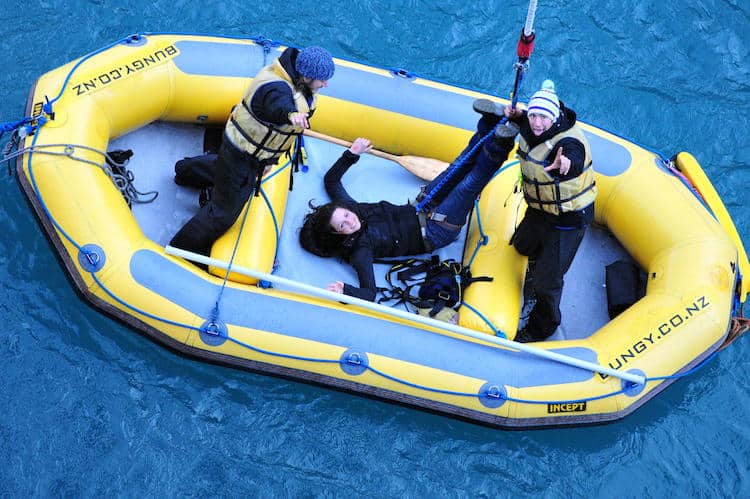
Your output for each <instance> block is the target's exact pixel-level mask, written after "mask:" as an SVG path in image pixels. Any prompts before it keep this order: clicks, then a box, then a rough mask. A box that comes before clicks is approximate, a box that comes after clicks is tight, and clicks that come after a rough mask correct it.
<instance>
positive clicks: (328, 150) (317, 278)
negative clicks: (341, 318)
mask: <svg viewBox="0 0 750 499" xmlns="http://www.w3.org/2000/svg"><path fill="white" fill-rule="evenodd" d="M203 135H204V128H202V127H199V126H195V125H176V124H171V123H153V124H151V125H148V126H146V127H143V128H140V129H138V130H136V131H134V132H132V133H129V134H126V135H124V136H122V137H120V138H118V139H116V140H113V141H112V142H111V143H110V145H109V148H108V149H109V150H115V149H132V150H133V152H134V155H133V157H132V158H131V160H130V162H129V163H128V165H127V167H128V168H129V169H130V170H131V171H132V172H133V173H134V175H135V181H134V186H135V187H136V188H137V189H138V190H139V191H141V192H146V191H152V190H156V191H158V192H159V195H158V197H157V199H156V200H155V201H154V202H152V203H149V204H134V205H133V214H134V215H135V218H136V220H137V221H138V223H139V224H140V226H141V229H142V230H143V232H144V233H145V235H146V236H147V237H148V238H150V239H151V240H153V241H155V242H156V243H158V244H160V245H162V246H166V245H167V244H168V243H169V240H170V239H171V238H172V236H173V235H174V234H175V233H176V232H177V231H178V230H179V229H180V227H182V225H183V224H184V223H185V222H187V220H189V219H190V217H192V216H193V215H194V214H195V213H196V211H197V210H198V191H197V190H196V189H191V188H186V187H181V186H178V185H176V184H175V183H174V181H173V178H174V163H175V162H176V161H177V160H179V159H181V158H183V157H186V156H195V155H199V154H202V152H203V151H202V149H203ZM305 145H306V150H307V164H308V166H309V170H308V171H307V172H304V173H303V172H301V171H300V172H298V173H296V174H295V176H294V189H293V191H292V192H290V193H289V199H288V201H287V209H286V213H285V216H284V221H283V224H282V231H281V242H280V249H279V252H278V261H279V267H278V269H277V270H276V274H277V275H279V276H281V277H285V278H288V279H292V280H295V281H299V282H303V283H305V284H310V285H313V286H318V287H321V288H324V287H325V285H326V284H327V283H329V282H331V281H335V280H340V281H344V282H349V283H352V284H356V283H357V276H356V273H355V272H354V270H353V269H352V268H351V267H350V266H349V265H346V264H344V263H341V262H339V261H337V260H334V259H326V258H319V257H316V256H314V255H311V254H309V253H307V252H305V251H304V250H302V248H301V247H300V246H299V243H298V242H297V233H298V232H297V231H298V229H299V226H300V225H301V223H302V219H303V218H304V215H305V213H307V211H308V207H307V205H308V201H309V200H311V199H312V200H313V201H314V202H315V203H316V204H320V203H323V202H326V201H328V196H327V195H326V193H325V190H324V189H323V175H324V174H325V172H326V171H327V170H328V168H329V167H330V165H332V164H333V162H334V161H335V160H336V159H337V158H338V157H339V156H340V155H341V153H342V151H343V150H344V148H343V147H341V146H337V145H334V144H331V143H329V142H324V141H320V140H316V139H311V138H309V137H306V138H305ZM423 183H424V182H423V181H421V180H420V179H418V178H417V177H415V176H413V175H411V174H410V173H408V172H407V171H405V170H404V169H402V168H401V167H400V166H399V165H398V164H396V163H392V162H390V161H386V160H383V159H379V158H376V157H374V156H372V155H363V156H362V158H361V159H360V161H359V162H358V163H357V164H356V165H354V166H353V167H352V168H351V169H350V170H349V172H348V173H347V174H346V176H345V177H344V185H345V186H346V188H347V190H348V191H349V193H350V194H351V195H352V196H353V197H354V198H355V199H357V200H358V201H363V202H369V201H379V200H381V199H385V200H388V201H390V202H393V203H406V202H407V201H408V200H410V199H413V198H414V196H415V195H416V193H417V192H418V190H419V187H420V186H421V185H422V184H423ZM261 202H262V201H261ZM463 245H464V235H463V233H462V236H461V238H459V240H457V241H455V242H454V243H453V244H451V245H449V246H447V247H446V248H442V249H441V250H440V251H439V252H438V254H439V255H440V256H441V258H454V259H456V260H461V258H462V253H463ZM627 258H629V256H628V255H627V253H626V252H625V250H624V249H623V248H622V247H621V246H620V244H619V243H618V242H617V240H616V239H615V238H614V237H613V236H612V235H611V234H610V233H609V232H608V231H606V230H604V229H602V228H598V227H593V228H592V229H591V230H589V231H587V234H586V237H585V238H584V240H583V243H582V245H581V248H580V249H579V251H578V254H577V255H576V258H575V260H574V262H573V265H572V267H571V269H570V270H569V271H568V273H567V274H566V276H565V288H564V290H563V298H562V305H561V309H562V316H563V323H562V325H561V326H560V327H559V328H558V330H557V332H555V334H554V335H553V336H552V338H551V340H559V339H575V338H582V337H586V336H588V335H590V334H591V333H593V332H594V331H596V330H597V329H599V328H600V327H602V326H603V325H604V324H606V323H607V322H608V321H609V318H608V316H607V304H606V289H605V287H604V268H605V266H606V265H608V264H610V263H612V262H614V261H616V260H619V259H627ZM388 268H389V267H388V266H387V265H376V276H377V278H378V284H379V285H381V286H385V285H386V283H385V279H384V274H385V272H386V271H387V269H388Z"/></svg>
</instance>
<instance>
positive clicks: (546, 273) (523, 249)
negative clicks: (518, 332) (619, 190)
mask: <svg viewBox="0 0 750 499" xmlns="http://www.w3.org/2000/svg"><path fill="white" fill-rule="evenodd" d="M585 233H586V225H583V226H581V227H571V228H567V227H565V228H560V227H556V226H554V225H553V224H551V223H550V222H549V221H547V220H546V219H545V218H544V216H543V215H541V214H540V213H539V212H538V211H537V210H532V209H529V210H527V211H526V216H525V217H524V219H523V220H522V221H521V224H520V225H519V226H518V229H517V230H516V233H515V234H514V235H513V239H511V242H512V243H513V246H515V247H516V249H517V250H518V252H519V253H521V254H522V255H526V256H528V257H529V275H528V276H527V282H528V283H530V285H531V287H532V291H533V292H534V294H535V295H536V304H535V305H534V308H533V309H532V310H531V314H530V315H529V321H528V323H527V324H526V331H527V333H528V335H529V336H530V337H532V338H533V339H534V340H543V339H545V338H547V337H549V336H551V335H552V334H553V333H554V332H555V330H556V329H557V326H559V325H560V322H561V321H562V315H561V314H560V299H561V298H562V290H563V283H564V281H563V276H564V275H565V273H566V272H567V271H568V269H569V268H570V265H571V264H572V263H573V258H574V257H575V255H576V252H577V251H578V247H579V246H580V245H581V241H582V240H583V236H584V235H585Z"/></svg>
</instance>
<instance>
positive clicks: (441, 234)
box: [425, 117, 513, 248]
mask: <svg viewBox="0 0 750 499" xmlns="http://www.w3.org/2000/svg"><path fill="white" fill-rule="evenodd" d="M497 121H498V119H497V117H483V118H481V119H480V120H479V123H478V124H477V132H476V133H475V134H474V135H473V136H472V137H471V140H469V144H468V145H467V147H466V149H464V151H463V152H462V153H461V154H462V155H463V154H464V153H466V152H467V151H468V150H470V149H471V148H472V147H473V146H474V145H475V144H476V143H477V142H478V141H479V140H480V139H481V138H482V137H484V136H485V135H486V134H488V133H490V132H491V131H492V129H493V128H494V126H495V125H496V124H497ZM512 149H513V139H505V140H503V141H498V140H497V139H496V138H495V137H490V138H488V139H487V140H486V141H485V142H484V143H483V144H482V146H481V147H479V148H478V149H477V150H476V151H475V152H474V154H473V155H472V156H471V157H469V158H468V159H466V161H465V162H464V163H463V164H462V165H460V166H459V167H458V168H459V170H458V171H457V172H455V173H454V174H453V175H452V176H451V177H450V179H449V180H448V182H446V184H445V185H444V186H443V187H442V188H441V191H440V193H438V195H437V196H434V198H433V199H438V200H439V199H440V198H441V197H442V200H440V201H438V202H439V204H437V208H435V210H434V212H435V213H439V214H442V215H445V221H446V222H448V224H450V225H446V224H442V223H441V222H436V221H434V220H428V221H427V227H426V234H425V237H426V239H427V240H428V242H429V243H430V244H431V245H432V246H433V247H434V248H441V247H443V246H446V245H448V244H450V243H451V242H453V241H454V240H455V239H456V237H458V233H459V231H460V227H461V226H463V225H464V224H465V223H466V217H467V216H468V215H469V212H471V209H472V207H473V206H474V200H476V198H477V197H478V196H479V194H480V193H481V192H482V189H484V187H485V186H486V185H487V183H488V182H489V181H490V180H491V179H492V177H493V175H494V174H495V172H497V170H498V168H499V167H500V165H502V164H503V163H504V162H505V160H507V159H508V155H509V154H510V151H511V150H512ZM446 174H447V170H446V171H445V172H443V173H441V174H440V175H439V176H438V177H437V178H436V179H435V180H433V181H432V182H430V184H428V185H427V187H426V192H430V189H431V187H434V186H435V185H437V183H438V182H440V180H442V178H443V177H444V176H445V175H446ZM441 194H442V196H441Z"/></svg>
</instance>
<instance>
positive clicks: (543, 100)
mask: <svg viewBox="0 0 750 499" xmlns="http://www.w3.org/2000/svg"><path fill="white" fill-rule="evenodd" d="M527 112H528V113H529V114H541V115H542V116H546V117H548V118H549V119H551V120H552V121H557V118H559V117H560V100H559V99H558V98H557V94H556V93H555V84H554V82H553V81H552V80H544V83H542V88H541V89H540V90H538V91H537V92H536V93H535V94H534V95H532V96H531V99H529V106H528V109H527Z"/></svg>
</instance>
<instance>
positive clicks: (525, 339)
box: [513, 326, 540, 343]
mask: <svg viewBox="0 0 750 499" xmlns="http://www.w3.org/2000/svg"><path fill="white" fill-rule="evenodd" d="M513 341H515V342H517V343H530V342H533V341H540V340H539V339H538V338H536V337H535V336H534V335H533V334H532V333H530V332H529V330H528V329H527V328H526V327H525V326H524V327H522V328H521V329H520V330H519V331H518V332H517V333H516V337H515V338H513Z"/></svg>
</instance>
